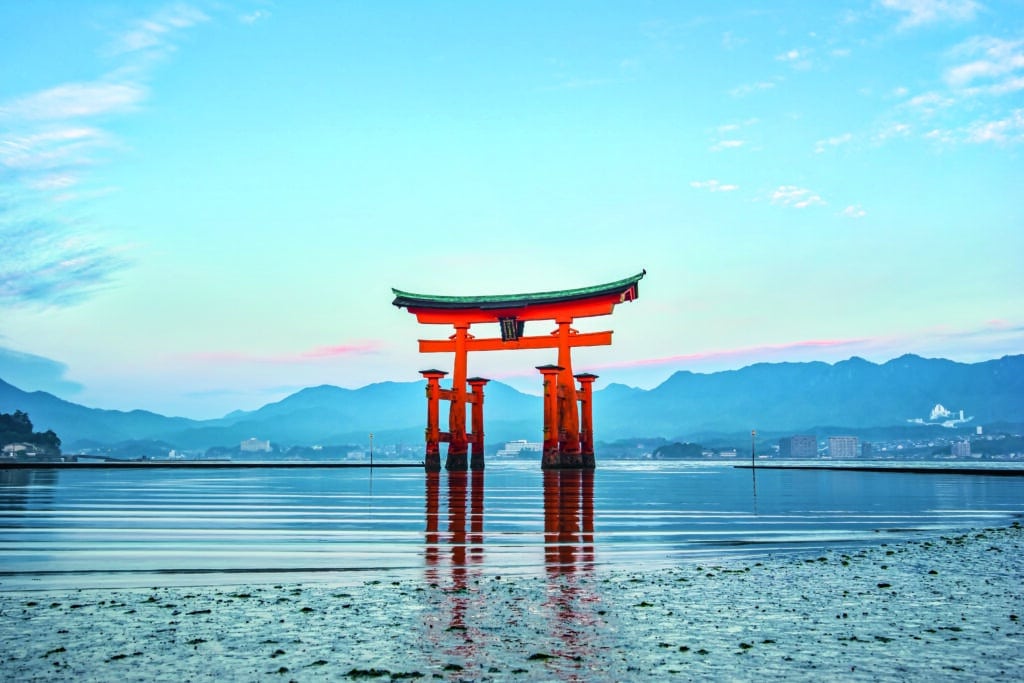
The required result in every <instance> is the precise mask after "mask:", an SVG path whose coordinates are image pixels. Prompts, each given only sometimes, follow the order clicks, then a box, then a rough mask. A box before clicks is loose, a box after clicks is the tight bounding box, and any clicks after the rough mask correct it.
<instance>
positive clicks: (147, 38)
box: [112, 4, 209, 54]
mask: <svg viewBox="0 0 1024 683" xmlns="http://www.w3.org/2000/svg"><path fill="white" fill-rule="evenodd" d="M204 21H209V17H208V16H206V15H205V14H203V12H201V11H200V10H198V9H196V8H195V7H190V6H189V5H184V4H176V5H171V6H170V7H165V8H163V9H161V10H160V11H158V12H156V13H155V14H153V15H152V16H150V17H147V18H145V19H140V20H139V21H137V22H135V24H134V26H132V28H131V29H129V30H127V31H125V32H124V33H123V34H121V36H119V37H118V39H117V40H116V41H114V45H113V47H112V51H113V53H114V54H125V53H130V52H139V51H142V50H151V49H162V48H168V47H170V43H169V41H168V38H170V36H171V35H172V34H174V33H175V32H177V31H180V30H182V29H186V28H189V27H191V26H195V25H196V24H200V23H202V22H204Z"/></svg>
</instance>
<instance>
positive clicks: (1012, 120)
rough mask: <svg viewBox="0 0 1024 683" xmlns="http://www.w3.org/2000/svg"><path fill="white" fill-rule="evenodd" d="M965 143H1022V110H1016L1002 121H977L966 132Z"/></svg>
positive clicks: (1023, 111) (1023, 138) (1023, 123)
mask: <svg viewBox="0 0 1024 683" xmlns="http://www.w3.org/2000/svg"><path fill="white" fill-rule="evenodd" d="M967 141H968V142H975V143H984V142H995V143H1019V142H1024V109H1016V110H1014V111H1013V112H1011V113H1010V115H1009V116H1006V117H1005V118H1002V119H998V120H994V121H977V122H975V123H973V124H971V125H970V126H969V127H968V130H967Z"/></svg>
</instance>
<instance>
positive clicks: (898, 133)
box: [876, 122, 913, 141]
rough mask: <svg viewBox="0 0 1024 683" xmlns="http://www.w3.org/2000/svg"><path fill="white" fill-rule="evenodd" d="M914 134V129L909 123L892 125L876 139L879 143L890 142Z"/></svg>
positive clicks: (884, 129)
mask: <svg viewBox="0 0 1024 683" xmlns="http://www.w3.org/2000/svg"><path fill="white" fill-rule="evenodd" d="M911 132H913V127H911V125H910V124H909V123H902V122H899V123H891V124H889V125H888V126H886V127H885V128H883V129H882V130H880V131H879V132H878V135H877V136H876V138H877V139H878V140H879V141H884V140H890V139H892V138H905V137H908V136H909V135H910V134H911Z"/></svg>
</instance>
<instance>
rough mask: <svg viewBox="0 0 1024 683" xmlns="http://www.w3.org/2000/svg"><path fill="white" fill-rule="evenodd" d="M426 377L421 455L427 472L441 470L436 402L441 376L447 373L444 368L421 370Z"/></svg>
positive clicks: (438, 396) (439, 430)
mask: <svg viewBox="0 0 1024 683" xmlns="http://www.w3.org/2000/svg"><path fill="white" fill-rule="evenodd" d="M420 374H421V375H423V376H424V377H425V378H426V379H427V429H426V442H427V450H426V454H425V455H424V457H423V468H424V469H425V470H426V471H427V472H440V471H441V428H440V425H439V424H438V415H439V408H438V402H439V401H440V398H441V384H440V382H441V378H442V377H444V376H445V375H447V374H448V373H447V372H445V371H444V370H421V371H420Z"/></svg>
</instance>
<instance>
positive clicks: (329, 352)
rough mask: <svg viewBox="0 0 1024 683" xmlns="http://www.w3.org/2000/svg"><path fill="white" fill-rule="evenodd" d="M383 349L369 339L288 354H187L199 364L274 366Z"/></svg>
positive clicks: (362, 354) (215, 352)
mask: <svg viewBox="0 0 1024 683" xmlns="http://www.w3.org/2000/svg"><path fill="white" fill-rule="evenodd" d="M384 348H385V344H384V342H383V341H381V340H376V339H370V340H361V341H357V342H353V343H350V344H337V345H333V346H316V347H313V348H311V349H304V350H302V351H295V352H288V353H278V354H254V353H249V352H246V351H208V352H201V353H193V354H189V355H188V358H190V359H192V360H198V361H201V362H209V363H217V364H228V363H239V364H244V363H267V364H275V365H290V364H294V363H310V362H317V361H322V360H329V359H332V358H349V357H353V356H366V355H372V354H375V353H379V352H380V351H381V350H383V349H384Z"/></svg>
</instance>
